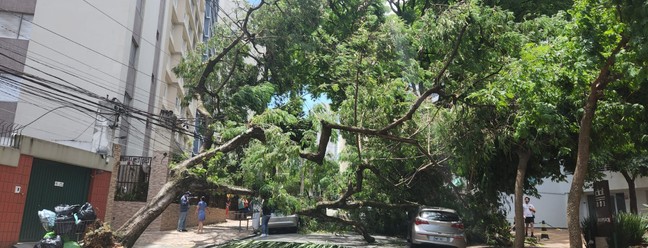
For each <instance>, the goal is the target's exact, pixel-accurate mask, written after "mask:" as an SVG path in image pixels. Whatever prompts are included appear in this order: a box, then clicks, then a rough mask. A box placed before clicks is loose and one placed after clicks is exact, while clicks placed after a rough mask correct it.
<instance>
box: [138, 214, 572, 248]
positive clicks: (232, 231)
mask: <svg viewBox="0 0 648 248" xmlns="http://www.w3.org/2000/svg"><path fill="white" fill-rule="evenodd" d="M238 227H239V222H238V221H233V220H228V221H227V222H224V223H220V224H215V225H209V226H205V233H201V234H199V233H196V228H195V227H193V228H190V229H189V231H188V232H178V231H175V230H173V231H157V232H146V233H144V234H143V235H142V236H141V237H140V239H139V240H138V241H137V243H135V247H136V248H162V247H174V248H188V247H206V246H210V245H215V244H216V245H217V244H224V243H227V242H230V241H232V240H238V239H244V238H249V240H268V241H286V242H303V243H323V244H325V243H328V244H338V245H344V246H348V247H407V244H406V243H405V241H404V240H402V239H398V238H391V237H384V236H374V237H375V238H376V241H377V242H376V243H375V244H371V245H367V243H365V242H364V240H363V239H362V238H361V237H360V236H358V235H332V234H328V233H326V234H322V233H315V234H294V233H290V234H271V235H270V236H269V237H266V238H261V237H259V236H254V235H253V234H252V232H251V228H250V229H249V230H246V229H245V222H243V223H242V230H240V231H239V229H238ZM535 233H536V235H539V234H540V233H541V232H540V229H537V230H536V232H535ZM547 234H548V235H549V238H550V239H548V240H541V241H540V243H539V244H538V245H537V247H543V248H547V247H549V248H565V247H569V242H568V237H567V230H566V229H549V230H548V231H547ZM473 247H485V246H473Z"/></svg>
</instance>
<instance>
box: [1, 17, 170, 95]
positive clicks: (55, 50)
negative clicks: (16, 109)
mask: <svg viewBox="0 0 648 248" xmlns="http://www.w3.org/2000/svg"><path fill="white" fill-rule="evenodd" d="M0 27H2V28H4V29H6V30H8V31H11V32H13V33H15V32H14V31H13V30H10V29H8V28H7V27H5V26H2V25H0ZM29 41H30V42H34V43H36V44H38V45H41V46H42V47H45V48H47V49H49V50H51V51H53V52H55V53H58V54H59V55H61V56H64V57H66V58H69V59H72V60H74V61H76V62H78V63H81V64H83V65H85V66H88V67H90V68H92V69H94V70H96V71H98V72H101V73H103V74H104V75H107V76H109V77H111V78H114V79H116V80H117V81H119V82H121V83H124V84H128V83H127V82H126V81H125V80H122V79H120V78H118V77H115V76H114V75H112V74H110V73H107V72H104V71H102V70H100V69H99V68H96V67H94V66H91V65H89V64H87V63H84V62H83V61H80V60H78V59H75V58H73V57H70V56H69V55H67V54H65V53H62V52H60V51H58V50H57V49H54V48H51V47H49V46H47V45H45V44H42V43H40V42H38V41H37V40H34V39H30V40H29ZM11 45H13V46H14V47H17V48H19V49H21V50H23V51H26V52H28V53H33V54H36V55H38V56H41V57H43V58H46V59H49V60H51V61H53V62H55V63H58V64H61V65H64V66H67V67H69V68H71V69H75V70H77V71H79V70H78V69H76V68H73V67H70V66H68V65H66V64H63V63H61V62H58V61H56V60H54V59H51V58H48V57H46V56H43V55H41V54H38V53H36V52H33V51H28V50H27V49H25V48H22V47H18V46H17V45H15V44H11ZM2 48H4V49H5V50H7V51H11V52H13V53H14V54H18V55H21V56H22V55H23V54H21V53H19V52H18V51H15V50H12V49H9V48H8V47H2ZM26 57H27V58H29V59H30V60H32V61H34V62H36V63H39V64H42V65H44V66H47V67H49V68H52V67H53V66H48V65H47V64H46V63H44V62H39V61H38V60H37V59H34V58H33V57H29V56H26ZM20 64H22V65H24V66H29V65H27V64H26V63H23V62H20ZM29 67H31V66H29ZM32 68H33V67H32ZM52 69H55V68H52ZM56 69H57V70H59V71H61V72H63V73H66V74H68V75H71V76H73V77H76V78H79V79H81V80H84V79H82V78H81V77H80V76H77V75H75V74H74V73H71V72H66V71H65V70H63V69H60V68H56ZM79 72H82V71H79ZM82 73H83V72H82ZM86 74H87V73H86ZM87 75H89V76H91V77H94V78H95V79H99V80H101V81H104V82H106V83H111V82H108V81H106V80H105V79H103V78H100V77H97V76H95V75H91V74H87ZM147 76H148V75H147ZM84 81H86V82H88V83H91V84H93V85H95V86H98V87H100V88H102V89H105V90H107V91H110V92H113V93H115V94H116V95H121V93H120V92H117V91H115V90H112V89H109V88H107V87H106V86H104V85H101V84H98V83H95V82H93V81H92V80H87V79H85V80H84ZM158 81H159V82H161V83H164V84H166V83H165V82H162V81H160V80H159V79H158ZM72 85H74V84H72ZM74 86H76V85H74ZM135 88H136V89H139V90H141V91H144V92H146V91H147V90H146V89H142V88H140V87H138V86H137V85H135ZM155 97H156V100H157V101H163V100H165V99H163V98H162V97H161V96H159V95H156V96H155ZM134 100H135V101H138V102H140V103H143V104H145V105H146V106H147V107H150V104H149V103H148V102H144V101H142V100H140V99H138V98H134Z"/></svg>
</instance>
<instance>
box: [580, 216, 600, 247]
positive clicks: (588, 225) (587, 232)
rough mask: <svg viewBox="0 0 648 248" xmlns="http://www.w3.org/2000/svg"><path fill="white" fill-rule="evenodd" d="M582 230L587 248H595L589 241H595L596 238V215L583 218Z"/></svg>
mask: <svg viewBox="0 0 648 248" xmlns="http://www.w3.org/2000/svg"><path fill="white" fill-rule="evenodd" d="M580 228H581V231H582V232H583V237H584V238H585V241H586V242H585V243H586V245H587V247H588V248H592V247H593V246H592V245H589V241H590V240H594V237H596V215H590V216H589V217H585V218H583V220H582V221H581V223H580Z"/></svg>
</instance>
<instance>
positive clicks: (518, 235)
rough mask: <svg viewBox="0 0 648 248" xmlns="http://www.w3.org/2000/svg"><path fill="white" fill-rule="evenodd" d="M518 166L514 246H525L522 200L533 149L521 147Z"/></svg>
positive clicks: (517, 247) (519, 247)
mask: <svg viewBox="0 0 648 248" xmlns="http://www.w3.org/2000/svg"><path fill="white" fill-rule="evenodd" d="M517 154H518V166H517V175H516V176H515V242H514V243H513V247H515V248H522V247H524V239H525V238H524V233H525V231H526V230H525V228H524V213H523V209H522V202H523V199H522V198H523V197H524V181H525V180H524V179H525V175H526V171H527V166H528V164H529V159H530V158H531V150H529V149H528V148H520V149H519V150H518V151H517Z"/></svg>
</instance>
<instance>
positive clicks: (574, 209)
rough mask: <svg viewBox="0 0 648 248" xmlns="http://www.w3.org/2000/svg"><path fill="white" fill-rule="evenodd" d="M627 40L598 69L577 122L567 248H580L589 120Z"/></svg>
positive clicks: (588, 142) (592, 117) (568, 206)
mask: <svg viewBox="0 0 648 248" xmlns="http://www.w3.org/2000/svg"><path fill="white" fill-rule="evenodd" d="M629 40H630V39H629V38H628V37H627V36H625V35H623V34H622V35H621V40H620V41H619V44H617V46H616V47H615V48H614V50H612V52H611V54H610V56H609V57H608V58H607V60H606V61H605V64H604V65H603V66H602V67H601V70H600V71H599V75H598V76H597V77H596V79H595V80H594V82H592V83H591V84H590V90H589V96H588V97H587V102H585V107H584V109H583V110H584V114H583V118H581V121H580V129H579V133H578V155H577V156H576V168H575V169H574V177H573V178H572V184H571V188H570V189H569V197H568V198H567V227H568V229H569V247H571V248H581V247H582V242H581V227H580V199H581V196H582V194H583V184H584V183H585V175H586V174H587V164H588V162H589V156H590V133H591V132H592V121H593V120H594V112H595V111H596V104H597V102H598V99H599V98H600V97H601V95H603V90H604V89H605V87H607V85H608V83H609V82H610V68H611V67H612V66H613V65H614V62H615V60H616V55H617V54H618V53H619V52H620V51H621V49H622V48H624V47H625V46H626V45H627V44H628V41H629Z"/></svg>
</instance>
